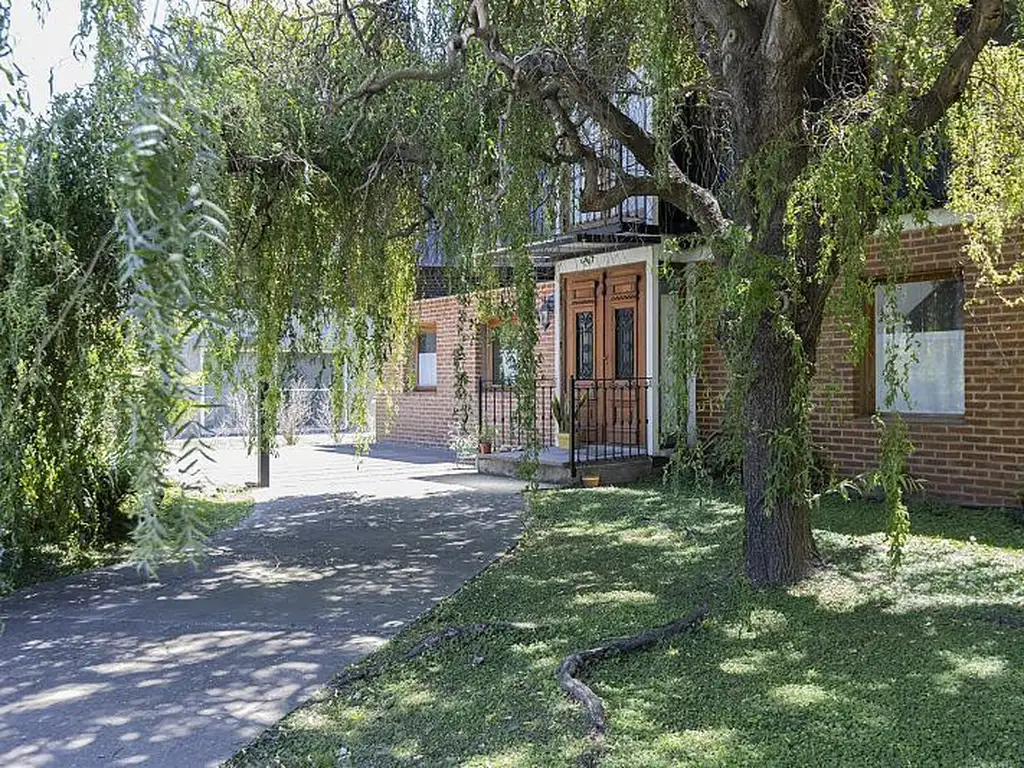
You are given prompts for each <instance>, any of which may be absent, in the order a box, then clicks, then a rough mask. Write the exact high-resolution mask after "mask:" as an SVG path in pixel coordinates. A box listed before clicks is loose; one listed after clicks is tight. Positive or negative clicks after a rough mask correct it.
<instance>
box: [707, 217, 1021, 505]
mask: <svg viewBox="0 0 1024 768" xmlns="http://www.w3.org/2000/svg"><path fill="white" fill-rule="evenodd" d="M964 244H965V238H964V235H963V232H962V231H961V230H960V228H959V227H958V226H954V227H941V228H934V229H930V230H925V229H922V230H913V231H909V232H906V233H904V234H903V236H902V238H901V247H902V248H903V249H904V253H905V254H906V256H907V257H908V263H909V265H910V266H909V270H908V272H907V275H906V280H908V281H912V280H915V279H917V280H924V279H934V278H935V277H936V276H937V274H941V273H943V272H947V273H956V272H960V271H962V274H963V279H964V293H965V296H966V297H967V298H968V300H969V302H968V303H969V304H970V306H969V308H968V310H967V311H966V312H965V315H964V331H965V333H964V336H965V340H964V389H965V411H966V413H965V414H964V415H962V416H914V415H912V414H908V415H906V416H905V417H904V418H905V420H906V422H907V424H908V426H909V429H910V437H911V441H912V442H913V444H914V446H915V451H914V453H913V455H912V456H911V459H910V471H911V474H913V475H914V476H915V477H918V478H920V479H923V480H924V481H925V493H926V494H928V495H930V496H934V497H939V498H944V499H948V500H951V501H958V502H961V503H969V504H985V505H1009V504H1013V503H1015V497H1014V494H1015V493H1017V492H1018V491H1022V490H1024V308H1021V307H1017V308H1011V307H1009V306H1007V305H1006V303H1005V302H1003V301H1002V300H1000V299H999V298H998V297H996V296H995V295H993V294H992V292H991V291H990V290H989V289H986V288H985V287H983V286H979V285H978V284H977V278H978V272H977V269H976V267H975V266H974V265H973V263H972V262H971V261H970V259H969V258H968V257H967V256H966V255H965V254H964V253H963V247H964ZM877 254H878V248H877V247H875V248H872V250H871V253H870V256H869V269H870V270H871V271H872V273H873V274H876V275H877V274H881V273H882V268H881V265H880V263H879V259H878V256H877ZM1022 293H1024V291H1022V290H1021V289H1020V288H1019V287H1018V288H1016V289H1013V290H1012V291H1011V292H1009V293H1008V295H1009V296H1011V297H1012V296H1021V295H1022ZM971 300H974V301H973V302H972V301H971ZM850 346H851V345H850V341H849V339H848V338H847V337H846V335H845V334H844V333H843V332H842V331H841V330H840V329H839V328H838V327H837V325H836V324H835V323H831V322H830V323H826V326H825V328H824V329H823V331H822V336H821V342H820V345H819V351H818V368H817V373H816V375H815V410H814V414H813V417H812V424H813V428H814V437H815V441H816V443H817V445H819V446H820V447H821V448H822V449H824V452H825V454H826V455H827V457H828V458H829V459H831V460H832V461H834V462H835V463H836V464H837V466H838V469H839V472H840V474H842V475H847V476H849V475H855V474H857V473H859V472H863V471H865V470H866V469H870V468H873V467H875V466H877V455H878V451H877V441H878V435H877V432H876V431H875V428H874V427H873V425H872V423H871V417H870V416H869V415H862V414H861V413H859V412H858V409H857V407H856V400H857V397H858V392H857V389H858V388H859V387H860V386H861V384H860V383H859V382H860V377H859V375H858V368H857V366H855V365H854V364H852V363H851V362H850V361H849V360H848V353H849V350H850ZM724 384H725V368H724V365H723V361H722V357H721V354H720V352H718V351H717V350H715V349H708V350H707V353H706V355H705V364H704V368H703V370H702V373H701V379H700V381H699V382H698V391H699V395H698V400H699V404H700V405H699V411H698V426H699V428H700V430H701V434H702V435H706V434H707V431H708V430H709V429H712V428H713V427H714V426H715V425H716V424H717V423H718V420H719V418H720V412H721V411H720V397H721V393H722V392H723V391H724Z"/></svg>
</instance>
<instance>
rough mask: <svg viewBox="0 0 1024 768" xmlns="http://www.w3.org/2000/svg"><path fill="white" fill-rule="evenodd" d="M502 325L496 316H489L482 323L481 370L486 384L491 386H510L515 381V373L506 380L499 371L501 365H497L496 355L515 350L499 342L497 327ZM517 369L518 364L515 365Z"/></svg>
mask: <svg viewBox="0 0 1024 768" xmlns="http://www.w3.org/2000/svg"><path fill="white" fill-rule="evenodd" d="M502 325H503V322H502V321H501V320H500V319H498V318H491V319H490V320H488V321H487V323H485V324H484V327H483V333H484V345H483V348H484V349H483V351H484V365H483V370H484V374H485V376H486V381H487V384H489V385H491V386H512V384H514V383H515V375H514V374H513V376H512V377H511V378H510V379H508V380H506V379H505V377H504V375H502V373H501V366H500V365H497V363H498V360H497V356H498V355H499V354H500V353H501V352H503V351H505V350H509V351H511V352H515V351H516V350H515V347H509V346H507V345H505V344H502V343H501V337H500V333H499V330H498V329H499V328H501V326H502ZM516 370H517V371H518V365H516Z"/></svg>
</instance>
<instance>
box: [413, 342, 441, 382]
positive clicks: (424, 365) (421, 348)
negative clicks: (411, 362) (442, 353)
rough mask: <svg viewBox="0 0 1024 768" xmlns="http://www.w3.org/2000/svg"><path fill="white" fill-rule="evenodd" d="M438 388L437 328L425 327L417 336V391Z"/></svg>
mask: <svg viewBox="0 0 1024 768" xmlns="http://www.w3.org/2000/svg"><path fill="white" fill-rule="evenodd" d="M436 387H437V328H436V327H423V328H421V329H420V332H419V334H418V335H417V336H416V389H434V388H436Z"/></svg>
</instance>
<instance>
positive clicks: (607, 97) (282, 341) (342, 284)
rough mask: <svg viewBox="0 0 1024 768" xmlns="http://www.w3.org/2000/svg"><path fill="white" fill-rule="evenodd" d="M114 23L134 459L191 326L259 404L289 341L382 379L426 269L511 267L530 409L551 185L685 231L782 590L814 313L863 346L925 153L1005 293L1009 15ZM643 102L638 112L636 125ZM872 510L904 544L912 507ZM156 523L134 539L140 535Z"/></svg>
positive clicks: (769, 560)
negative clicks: (133, 372)
mask: <svg viewBox="0 0 1024 768" xmlns="http://www.w3.org/2000/svg"><path fill="white" fill-rule="evenodd" d="M125 6H126V8H127V7H128V6H131V7H134V6H133V5H132V4H131V3H125ZM118 7H119V4H118V3H117V2H113V1H112V0H107V2H104V3H99V4H96V5H95V6H90V8H91V9H92V10H88V9H87V14H89V13H91V14H93V16H94V17H95V18H97V19H101V20H105V21H104V23H103V25H102V31H103V34H104V35H107V36H108V39H107V42H105V43H104V44H103V45H102V46H101V54H102V55H101V58H103V59H104V60H105V61H109V62H112V63H111V64H110V65H109V66H108V65H104V66H106V69H107V70H110V71H111V72H113V71H115V70H117V69H118V67H120V68H121V69H128V66H127V65H126V64H125V63H124V62H125V56H126V55H127V54H126V52H131V51H136V50H145V51H147V52H148V55H147V56H146V57H144V58H142V59H141V60H139V61H134V60H133V61H132V65H131V67H130V69H131V72H132V81H133V83H134V86H135V92H136V94H137V98H136V106H135V122H136V127H135V129H134V131H133V132H132V133H131V141H130V142H129V144H128V148H127V150H126V151H125V152H124V153H123V154H122V155H120V156H119V157H121V162H122V163H123V169H122V172H123V179H124V183H123V185H122V186H121V187H120V188H119V189H120V191H119V194H118V201H119V211H120V214H119V218H118V221H119V222H120V225H119V226H120V228H119V230H118V231H119V232H120V233H122V235H123V239H122V244H123V245H124V246H125V250H124V253H125V257H124V260H123V265H124V274H125V275H126V276H127V284H128V285H129V288H130V293H131V296H132V300H131V307H132V309H133V312H134V313H135V316H136V317H138V318H140V319H141V320H145V322H140V323H139V324H138V332H139V333H140V334H142V337H141V338H142V339H143V340H144V347H145V348H146V349H147V350H148V352H149V354H148V356H147V359H148V360H149V361H150V362H151V364H152V366H153V372H154V377H153V378H152V382H153V383H154V388H144V389H143V392H144V393H149V394H144V395H143V397H142V399H140V400H139V401H138V405H139V409H138V419H137V420H136V424H137V425H138V430H137V434H138V435H139V437H138V445H139V446H140V449H141V452H142V453H152V455H153V456H156V455H157V451H158V450H159V440H158V439H157V435H158V433H159V432H160V429H158V428H156V427H152V426H147V427H143V424H144V422H145V423H150V422H146V419H147V418H149V419H153V421H152V422H151V424H161V423H162V422H161V421H160V419H163V420H164V422H167V420H168V419H170V418H172V417H169V416H168V413H169V411H168V408H169V405H170V403H171V402H172V401H173V400H174V398H175V396H176V394H177V393H178V392H179V391H180V390H179V389H177V388H178V387H180V372H179V371H178V370H177V369H176V363H175V360H174V353H173V350H174V349H176V348H179V347H180V341H181V338H182V335H183V334H185V333H193V332H195V333H199V334H201V335H203V336H204V337H205V338H207V339H209V341H210V344H211V345H213V346H214V347H216V348H217V349H218V351H219V352H221V353H222V354H221V355H220V357H221V358H222V362H223V366H224V367H225V369H227V370H235V369H238V367H239V362H240V360H242V359H243V358H245V359H246V360H249V361H251V366H250V367H249V368H248V369H247V370H249V372H250V375H251V382H252V384H253V386H255V384H256V383H258V382H263V383H265V384H266V385H267V387H268V392H267V397H266V406H267V408H266V410H265V413H264V418H267V419H272V418H273V413H274V410H275V408H276V407H277V405H278V404H279V403H280V401H281V385H282V381H283V378H284V377H283V369H282V365H283V362H282V361H283V360H284V359H285V357H286V356H285V353H286V352H288V351H290V350H296V349H300V348H309V347H311V346H312V347H317V348H326V349H328V350H329V351H331V352H332V353H333V354H334V355H335V359H336V360H337V361H338V363H339V365H343V364H345V363H349V364H350V365H351V366H353V367H354V368H355V369H357V370H359V371H360V372H361V375H360V378H361V381H363V383H364V384H365V386H367V387H368V388H370V387H375V386H379V385H380V384H381V382H380V381H379V379H380V377H381V375H382V373H383V371H385V369H386V366H387V364H388V361H393V360H395V359H400V358H402V357H403V356H404V354H405V350H406V348H407V345H408V343H409V341H410V338H411V332H412V329H411V318H410V303H411V299H412V297H413V294H414V290H415V277H416V270H417V266H418V264H419V263H420V261H421V259H422V258H423V257H424V255H425V254H428V253H429V254H433V255H436V254H440V255H441V257H442V261H443V263H444V264H445V267H446V270H447V274H448V276H449V281H450V283H451V284H452V285H453V286H455V287H456V290H457V291H458V292H462V293H470V292H475V291H478V290H480V289H482V288H490V287H493V286H495V285H496V284H497V282H498V281H497V275H498V274H499V273H500V274H506V275H508V274H511V276H512V277H511V280H512V283H511V286H510V287H511V290H510V291H509V293H508V294H507V296H506V305H505V310H504V316H505V317H506V318H507V320H508V321H509V324H510V326H511V327H512V328H513V333H512V335H513V337H514V343H515V345H516V347H517V348H518V350H519V355H520V357H519V359H520V361H521V366H520V367H521V372H520V375H519V376H517V386H518V387H519V388H520V390H519V398H520V399H519V401H520V404H521V408H522V410H523V413H522V414H521V418H522V419H523V420H524V421H529V420H530V419H533V418H534V417H535V414H534V410H535V408H534V407H533V401H532V400H531V398H532V397H533V396H534V388H533V383H534V378H535V375H536V373H535V370H536V369H535V364H534V363H535V359H536V352H535V349H534V346H535V344H536V339H537V331H536V327H535V322H536V321H535V312H534V303H533V302H534V301H535V295H534V292H535V280H534V277H535V273H534V270H533V265H532V262H531V259H530V256H529V253H530V251H529V246H530V244H531V243H533V242H536V241H537V240H539V239H543V238H544V237H547V236H549V235H550V234H551V233H552V231H553V228H554V223H555V222H556V221H564V220H565V218H566V216H567V213H568V212H567V210H566V207H567V205H569V203H568V201H569V192H570V187H572V189H573V190H574V192H575V193H576V194H577V200H578V202H577V203H576V204H577V205H579V206H580V207H581V208H582V209H583V210H585V211H594V212H599V211H606V210H609V209H612V208H615V207H616V206H617V205H619V204H620V203H622V202H623V201H624V200H627V199H629V198H631V197H636V196H641V195H643V196H656V197H658V198H659V199H660V200H661V201H663V202H664V203H667V204H671V205H672V206H673V207H674V208H675V209H676V210H677V211H678V212H680V213H681V214H683V215H684V216H685V217H686V218H687V219H688V220H689V221H690V222H691V223H692V225H693V227H694V228H695V229H696V232H695V233H694V234H693V235H692V237H690V238H689V240H688V242H687V243H686V244H687V245H692V246H702V247H706V248H707V249H708V250H709V252H710V253H711V254H712V256H713V261H714V266H713V268H712V272H711V277H710V279H707V280H701V281H700V284H701V285H702V286H704V292H703V293H701V294H698V301H697V304H698V306H697V307H696V309H697V311H698V312H699V313H701V314H704V313H707V314H709V315H711V316H710V317H708V318H707V319H704V318H702V319H701V321H700V324H701V327H702V328H713V329H714V337H715V340H716V343H718V344H719V345H720V346H721V348H722V349H723V351H724V354H725V357H726V360H727V361H728V364H729V369H730V393H729V395H728V403H729V408H728V409H727V410H728V412H729V413H730V414H731V415H732V416H733V419H732V424H731V426H730V434H732V435H733V436H734V438H733V440H734V441H735V450H737V451H738V452H739V453H740V454H741V455H742V461H743V485H744V496H745V502H746V508H747V536H746V547H747V550H746V563H745V564H746V572H747V575H748V577H749V578H750V579H751V581H752V582H754V583H756V584H770V583H780V582H787V581H792V580H794V579H797V578H800V577H801V576H802V575H804V574H805V573H806V572H807V570H808V568H809V567H810V566H811V565H812V564H813V562H814V559H815V557H816V552H815V548H814V545H813V541H812V538H811V534H810V523H809V517H808V514H809V508H810V504H811V501H812V495H811V493H810V488H809V478H810V468H811V446H810V440H811V435H810V428H809V412H810V397H811V391H812V382H813V377H814V376H815V366H816V360H817V345H818V339H819V335H820V332H821V328H822V324H823V322H824V321H825V318H826V317H833V318H838V319H839V321H840V322H841V323H843V324H844V325H845V327H846V328H847V330H848V331H849V333H850V335H851V337H852V338H853V339H854V342H855V343H854V347H855V349H861V350H862V349H863V348H864V346H863V345H864V344H866V343H867V338H868V332H867V329H866V326H865V320H864V312H863V307H864V304H865V301H866V299H867V298H868V296H869V295H870V291H871V288H870V278H869V276H868V274H867V259H866V253H865V244H866V242H867V240H868V239H869V238H870V237H871V236H872V235H873V234H875V233H877V232H881V233H883V235H885V234H888V233H894V232H897V231H898V228H899V226H900V221H901V217H906V216H915V215H920V214H921V213H922V212H923V210H924V209H926V208H928V207H929V206H930V205H931V202H930V200H929V198H928V196H927V195H926V194H925V189H926V186H927V185H926V179H927V177H928V175H929V173H930V172H931V171H932V170H933V168H934V167H935V165H936V164H937V162H939V160H940V158H941V157H942V156H943V155H944V154H947V153H948V154H951V155H952V158H953V161H954V168H953V182H952V184H951V195H952V203H951V204H952V206H953V207H954V208H955V209H956V210H959V211H961V212H963V213H964V214H970V215H971V217H972V218H971V219H970V223H969V225H968V228H967V229H968V232H969V234H970V236H971V247H970V248H969V249H968V254H969V255H970V257H971V258H972V259H973V260H974V261H975V262H976V263H977V264H978V265H979V267H980V269H981V271H982V274H983V276H984V279H985V280H986V281H987V282H988V283H989V284H991V285H993V286H995V287H997V288H998V289H999V290H1000V291H1001V292H1002V293H1003V294H1004V295H1005V296H1006V298H1007V300H1018V299H1015V298H1014V297H1016V296H1019V294H1018V293H1015V291H1016V290H1017V288H1018V286H1019V284H1020V281H1021V277H1022V268H1021V266H1020V259H1019V257H1017V256H1015V255H1014V254H1015V253H1016V251H1014V250H1013V249H1006V248H1004V241H1005V237H1006V236H1007V235H1009V234H1012V233H1015V232H1017V231H1018V230H1016V229H1015V222H1016V221H1017V220H1018V218H1019V216H1020V214H1021V213H1022V210H1021V208H1022V204H1024V194H1022V192H1021V187H1020V178H1022V174H1020V173H1019V170H1020V163H1021V162H1022V160H1021V158H1022V157H1024V152H1022V151H1021V148H1022V146H1021V135H1020V131H1021V128H1020V126H1021V124H1022V121H1020V120H1018V119H1016V115H1017V113H1018V112H1019V109H1020V107H1019V104H1020V99H1019V98H1018V97H1019V95H1020V87H1021V85H1020V84H1021V78H1020V72H1021V62H1022V61H1024V50H1022V48H1021V44H1020V42H1019V38H1018V37H1015V33H1014V32H1013V30H1012V25H1010V26H1008V25H1007V20H1011V19H1013V18H1015V15H1014V14H1016V12H1017V11H1016V5H1015V3H1004V2H1002V1H1001V0H973V2H970V3H965V2H961V1H960V0H931V2H928V3H925V4H921V3H910V2H908V1H907V0H858V2H838V0H823V1H821V2H818V1H816V0H793V2H788V3H777V2H767V1H762V0H752V2H747V3H742V4H740V3H733V2H731V1H729V2H718V1H717V0H659V2H656V3H654V4H652V3H650V2H640V0H588V2H575V1H571V2H563V1H562V0H508V1H507V2H496V1H492V2H487V1H486V0H472V2H461V1H458V2H457V1H455V0H436V1H435V2H429V3H426V4H424V3H419V2H415V1H414V0H398V2H395V0H387V1H386V2H385V1H384V0H380V1H379V2H378V1H377V0H360V1H359V2H356V1H355V0H351V1H349V0H343V2H341V3H334V2H330V3H328V2H324V3H318V2H301V3H299V2H295V3H291V2H280V0H249V1H248V2H228V1H225V0H216V1H214V0H211V1H210V2H208V3H203V4H201V5H200V6H199V7H198V10H196V11H191V10H189V9H181V10H179V11H176V12H175V13H173V14H172V15H171V16H170V18H169V19H168V21H167V23H166V25H165V26H164V28H162V29H160V30H155V31H154V32H153V33H152V35H151V42H150V43H149V45H148V46H144V47H142V46H141V44H140V43H139V42H138V41H137V40H136V41H135V42H131V35H132V34H134V33H133V32H131V30H134V29H136V27H137V24H136V23H135V22H133V21H131V20H132V19H133V18H135V17H133V16H132V15H131V13H129V12H128V11H125V12H124V13H120V14H119V13H118V11H117V9H118ZM98 24H99V22H98ZM993 38H998V42H999V43H1000V46H999V47H993V45H992V43H991V40H992V39H993ZM116 41H120V44H117V43H116ZM126 41H128V42H126ZM119 62H120V63H119ZM636 103H645V104H650V105H651V107H652V114H653V120H652V122H651V124H650V125H647V124H644V123H643V121H638V120H637V119H635V112H634V111H633V110H632V107H631V106H630V105H631V104H636ZM11 135H13V136H17V135H18V133H17V131H15V132H13V133H12V134H11ZM4 151H5V152H7V153H8V154H11V153H12V152H13V153H15V154H16V153H17V151H18V150H17V142H16V141H15V142H14V143H11V142H10V141H7V142H6V143H5V144H4ZM8 167H9V166H8ZM573 173H575V174H576V178H577V179H578V180H580V181H581V184H579V185H576V186H573V182H572V179H573V175H572V174H573ZM5 199H6V198H5ZM5 205H7V203H5ZM222 212H223V213H222ZM893 274H894V272H892V271H890V279H891V278H892V275H893ZM681 314H682V313H681ZM150 320H152V322H150ZM461 324H464V323H461ZM683 333H684V335H685V329H684V330H683ZM699 338H700V337H699V336H697V335H694V336H693V339H692V343H690V344H686V343H679V344H674V345H673V347H674V348H675V349H676V350H677V356H679V355H681V356H682V359H677V361H676V362H677V363H678V365H676V366H675V369H674V370H675V376H674V380H675V386H677V387H685V386H686V380H687V378H688V376H689V374H691V373H693V372H694V370H695V367H696V366H697V365H699V362H700V361H699V355H698V354H697V353H696V351H695V350H696V347H699V346H700V345H699V344H698V343H697V342H696V339H699ZM894 376H895V373H894ZM340 378H341V377H336V379H338V380H340ZM897 383H898V382H897V381H895V380H894V382H893V384H894V385H895V384H897ZM150 396H152V397H153V399H152V400H147V399H145V398H148V397H150ZM684 398H685V396H684V395H682V393H680V394H679V396H677V397H676V398H675V401H676V403H677V407H678V405H679V404H680V403H685V399H684ZM268 423H270V422H269V421H268ZM147 429H153V431H152V432H146V430H147ZM163 431H164V432H166V429H164V430H163ZM900 434H902V432H901V427H900V425H899V423H898V422H897V423H896V425H894V426H893V427H892V429H891V430H888V429H887V430H886V431H884V433H883V438H882V449H883V450H882V453H883V454H884V456H885V457H886V458H885V461H884V462H883V463H884V464H885V467H886V468H887V469H886V470H885V471H886V472H888V474H887V475H886V477H887V479H886V482H885V483H883V485H885V487H886V489H887V490H888V489H889V488H898V487H901V486H900V484H899V483H898V482H896V480H897V479H898V478H897V477H896V476H897V475H898V474H899V473H900V472H902V471H903V469H902V467H904V466H905V455H904V458H903V460H902V461H900V460H898V459H897V457H895V453H898V451H896V450H895V449H894V448H893V446H895V447H896V448H899V449H900V450H902V451H903V452H904V454H905V452H906V450H908V445H907V442H906V440H904V439H898V438H899V436H900ZM890 449H892V450H890ZM157 467H158V461H157V460H156V459H154V460H153V462H152V463H151V464H150V465H148V469H146V471H145V472H144V473H143V475H142V477H143V480H142V482H143V485H145V486H147V487H154V486H155V484H156V483H157V482H158V480H157V474H158V472H157ZM146 493H147V492H146V491H145V490H144V489H143V488H142V487H141V486H140V494H141V498H143V499H145V498H148V497H147V496H146ZM892 504H893V510H894V514H893V522H892V530H891V534H892V541H893V543H894V547H895V548H894V553H895V555H898V550H899V547H900V545H901V543H902V541H904V540H905V533H906V520H905V514H904V513H903V512H902V511H901V509H902V507H901V505H902V500H901V498H899V497H897V498H895V499H893V500H892ZM142 519H143V521H144V523H145V525H151V523H149V522H146V521H151V520H156V518H155V517H153V516H152V515H144V516H143V518H142ZM159 538H160V532H159V529H158V527H156V526H155V524H153V528H152V532H151V533H147V532H146V529H145V527H143V529H142V534H141V535H140V540H141V541H143V542H146V541H153V542H156V541H157V540H159Z"/></svg>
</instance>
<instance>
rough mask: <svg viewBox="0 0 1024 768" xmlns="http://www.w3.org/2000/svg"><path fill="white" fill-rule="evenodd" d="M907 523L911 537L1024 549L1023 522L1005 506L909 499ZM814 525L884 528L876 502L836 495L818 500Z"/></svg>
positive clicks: (862, 531) (863, 530)
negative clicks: (972, 506) (979, 506)
mask: <svg viewBox="0 0 1024 768" xmlns="http://www.w3.org/2000/svg"><path fill="white" fill-rule="evenodd" d="M909 509H910V525H911V531H912V533H913V535H915V536H927V537H932V538H942V539H956V540H958V541H964V542H967V541H971V540H972V538H973V540H975V541H976V542H977V543H979V544H988V545H989V546H993V547H1002V548H1009V549H1024V525H1021V524H1020V523H1018V522H1016V521H1015V520H1014V517H1013V515H1012V513H1011V512H1010V511H1009V510H1007V509H995V508H983V509H967V508H965V507H957V506H953V505H951V504H940V503H936V502H928V501H921V500H916V501H911V503H910V504H909ZM814 527H815V528H824V529H827V530H830V531H834V532H836V533H847V534H851V535H854V536H863V535H866V534H871V533H877V532H879V531H884V530H885V527H886V520H885V509H884V507H883V505H882V504H881V503H880V502H876V501H871V500H867V499H861V500H857V501H850V502H844V501H842V500H840V499H838V498H832V499H828V500H826V501H825V502H823V503H822V505H821V507H820V508H819V509H818V510H816V513H815V515H814Z"/></svg>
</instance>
